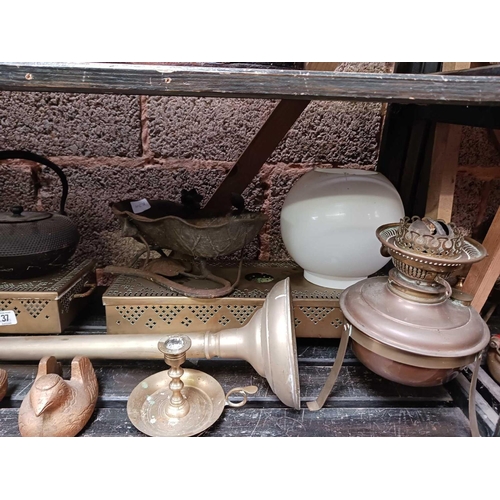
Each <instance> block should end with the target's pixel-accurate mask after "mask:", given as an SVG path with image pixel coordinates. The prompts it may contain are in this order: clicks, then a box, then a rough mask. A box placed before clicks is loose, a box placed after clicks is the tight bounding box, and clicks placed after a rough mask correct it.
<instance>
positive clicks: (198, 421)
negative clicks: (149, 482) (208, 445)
mask: <svg viewBox="0 0 500 500" xmlns="http://www.w3.org/2000/svg"><path fill="white" fill-rule="evenodd" d="M190 347H191V340H190V338H189V337H187V336H186V335H182V336H170V337H167V339H166V340H165V341H160V342H158V349H159V351H160V352H161V353H162V354H163V356H164V360H165V363H167V364H168V365H169V366H170V369H169V370H166V371H162V372H159V373H155V374H154V375H152V376H150V377H148V378H146V379H144V380H143V381H142V382H141V383H140V384H138V385H137V387H136V388H135V389H134V390H133V391H132V393H131V394H130V397H129V400H128V403H127V414H128V416H129V419H130V421H131V422H132V423H133V424H134V426H135V427H136V428H137V429H139V430H140V431H141V432H143V433H144V434H147V435H148V436H164V437H187V436H195V435H197V434H200V433H201V432H203V431H204V430H206V429H208V428H209V427H210V426H211V425H213V424H214V423H215V422H216V421H217V420H218V418H219V417H220V416H221V414H222V412H223V410H224V407H225V406H226V405H228V406H232V407H240V406H243V405H244V404H245V403H246V402H247V394H255V393H256V392H257V387H255V386H248V387H236V388H234V389H232V390H231V391H229V392H228V393H227V395H224V391H223V389H222V387H221V385H220V384H219V382H217V380H215V379H214V378H213V377H211V376H210V375H208V374H206V373H204V372H202V371H200V370H191V369H184V368H182V366H181V365H182V364H183V363H184V361H185V360H186V352H187V351H188V350H189V348H190ZM234 393H240V394H242V396H243V400H242V401H240V402H238V403H233V402H232V401H230V400H229V396H230V395H231V394H234Z"/></svg>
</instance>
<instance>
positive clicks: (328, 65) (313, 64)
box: [304, 62, 341, 71]
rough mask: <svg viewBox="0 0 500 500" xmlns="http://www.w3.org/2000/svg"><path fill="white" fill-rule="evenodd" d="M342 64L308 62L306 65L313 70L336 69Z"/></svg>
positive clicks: (307, 68) (306, 67)
mask: <svg viewBox="0 0 500 500" xmlns="http://www.w3.org/2000/svg"><path fill="white" fill-rule="evenodd" d="M340 64H341V63H339V62H306V63H305V65H304V67H305V69H306V70H312V71H335V70H336V69H337V66H339V65H340Z"/></svg>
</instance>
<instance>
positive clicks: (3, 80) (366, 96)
mask: <svg viewBox="0 0 500 500" xmlns="http://www.w3.org/2000/svg"><path fill="white" fill-rule="evenodd" d="M499 82H500V77H498V76H462V75H432V74H425V75H424V74H418V75H417V74H385V73H373V74H372V73H336V72H331V71H304V70H278V69H270V70H265V69H241V68H206V67H182V66H166V65H158V66H154V65H134V64H104V63H91V64H90V63H71V64H70V63H1V64H0V90H19V91H40V92H85V93H94V94H99V93H116V94H134V95H178V96H199V97H249V98H265V99H308V100H311V99H320V100H337V101H338V100H350V101H355V100H356V101H373V102H395V103H402V104H460V105H470V104H480V105H495V106H497V105H500V84H499Z"/></svg>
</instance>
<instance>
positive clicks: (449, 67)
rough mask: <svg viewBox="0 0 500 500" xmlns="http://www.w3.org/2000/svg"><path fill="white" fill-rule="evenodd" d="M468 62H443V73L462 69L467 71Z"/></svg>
mask: <svg viewBox="0 0 500 500" xmlns="http://www.w3.org/2000/svg"><path fill="white" fill-rule="evenodd" d="M470 65H471V63H470V62H444V63H443V70H442V71H443V73H444V72H445V71H461V70H463V69H469V68H470Z"/></svg>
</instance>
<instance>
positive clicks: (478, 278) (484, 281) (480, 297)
mask: <svg viewBox="0 0 500 500" xmlns="http://www.w3.org/2000/svg"><path fill="white" fill-rule="evenodd" d="M483 245H484V246H485V248H486V250H487V251H488V256H487V257H486V258H485V259H483V260H482V261H480V262H477V263H476V264H473V265H472V266H471V268H470V271H469V273H468V274H467V277H466V278H465V282H464V286H463V289H464V291H465V292H467V293H469V294H471V295H473V296H474V299H473V300H472V307H474V308H475V309H476V311H478V312H481V309H482V308H483V306H484V304H485V302H486V300H487V299H488V296H489V294H490V292H491V290H492V288H493V286H494V285H495V282H496V280H497V279H498V276H499V275H500V208H499V209H498V210H497V213H496V215H495V218H494V219H493V222H492V223H491V226H490V229H489V230H488V234H487V235H486V238H485V239H484V241H483Z"/></svg>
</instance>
